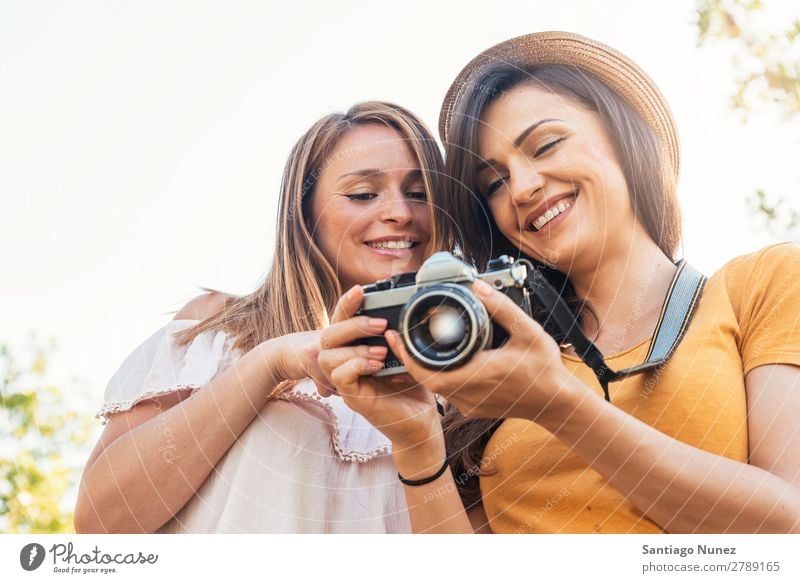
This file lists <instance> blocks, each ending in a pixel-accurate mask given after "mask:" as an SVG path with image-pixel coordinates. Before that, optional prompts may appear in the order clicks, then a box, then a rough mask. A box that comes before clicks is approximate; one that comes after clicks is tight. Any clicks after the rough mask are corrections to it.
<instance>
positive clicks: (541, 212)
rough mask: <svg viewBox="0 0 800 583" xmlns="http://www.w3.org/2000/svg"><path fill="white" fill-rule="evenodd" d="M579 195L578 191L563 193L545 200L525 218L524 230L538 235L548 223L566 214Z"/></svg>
mask: <svg viewBox="0 0 800 583" xmlns="http://www.w3.org/2000/svg"><path fill="white" fill-rule="evenodd" d="M579 194H580V189H575V190H573V191H570V192H565V193H562V194H559V195H556V196H553V197H551V198H549V199H547V200H545V201H544V202H543V203H542V204H541V205H539V206H538V207H536V209H534V210H533V212H531V213H528V215H527V216H526V217H525V222H524V223H523V224H524V225H525V230H526V231H530V232H533V233H538V232H539V230H540V229H543V228H544V227H546V226H547V225H548V224H549V223H550V221H552V220H554V219H555V218H556V217H558V216H559V215H561V214H565V213H566V212H568V211H569V210H570V209H571V208H572V207H573V206H574V204H575V200H576V199H577V198H578V195H579Z"/></svg>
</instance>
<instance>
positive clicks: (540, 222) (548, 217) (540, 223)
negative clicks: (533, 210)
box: [531, 198, 575, 231]
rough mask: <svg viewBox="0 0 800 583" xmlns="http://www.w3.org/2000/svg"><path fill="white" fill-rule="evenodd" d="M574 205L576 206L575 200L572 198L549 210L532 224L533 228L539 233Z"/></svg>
mask: <svg viewBox="0 0 800 583" xmlns="http://www.w3.org/2000/svg"><path fill="white" fill-rule="evenodd" d="M573 204H575V199H574V198H571V199H569V200H562V201H561V202H559V203H558V204H557V205H555V206H554V207H552V208H550V209H548V210H547V212H546V213H544V214H543V215H542V216H541V217H539V218H538V219H536V220H535V221H533V222H532V223H531V226H532V227H533V228H534V229H536V230H537V231H538V230H540V229H541V228H542V227H544V226H545V225H546V224H547V223H549V222H550V221H552V220H553V219H554V218H556V217H557V216H558V215H560V214H561V213H563V212H564V211H565V210H567V209H568V208H570V207H571V206H572V205H573Z"/></svg>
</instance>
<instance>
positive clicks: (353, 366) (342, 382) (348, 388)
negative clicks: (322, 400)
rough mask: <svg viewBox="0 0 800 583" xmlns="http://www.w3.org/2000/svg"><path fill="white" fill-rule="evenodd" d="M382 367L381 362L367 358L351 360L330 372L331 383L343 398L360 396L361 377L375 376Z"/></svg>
mask: <svg viewBox="0 0 800 583" xmlns="http://www.w3.org/2000/svg"><path fill="white" fill-rule="evenodd" d="M382 367H383V362H381V361H379V360H372V359H369V358H352V359H350V360H348V361H347V362H345V363H344V364H343V365H341V366H340V367H338V368H335V369H334V370H333V371H331V381H332V382H333V385H334V386H335V387H336V388H337V390H338V391H339V394H340V395H341V396H342V397H345V398H353V397H358V396H360V393H361V388H360V383H359V381H360V379H361V377H362V376H369V375H373V374H375V373H376V372H377V371H379V370H380V369H381V368H382Z"/></svg>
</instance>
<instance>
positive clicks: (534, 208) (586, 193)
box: [476, 83, 642, 272]
mask: <svg viewBox="0 0 800 583" xmlns="http://www.w3.org/2000/svg"><path fill="white" fill-rule="evenodd" d="M478 153H479V156H480V163H479V165H478V172H477V176H476V184H477V185H478V188H479V191H480V194H481V196H483V197H485V199H486V201H487V204H488V206H489V209H490V210H491V212H492V215H493V217H494V220H495V222H496V223H497V226H498V228H499V229H500V230H501V231H502V233H503V234H504V235H505V236H506V238H507V239H508V240H509V241H511V242H512V243H514V244H515V245H516V246H517V247H518V248H519V249H520V250H522V252H524V253H525V254H527V255H529V256H531V257H533V258H535V259H539V260H541V261H545V262H547V263H550V264H552V265H555V267H556V268H558V269H559V270H561V271H564V272H570V271H572V270H574V269H575V268H578V269H581V268H585V269H592V268H594V267H596V266H597V265H598V264H599V260H600V257H601V256H603V255H607V254H610V253H617V252H623V253H624V252H625V249H626V245H627V246H629V245H630V242H631V237H630V235H631V234H632V233H634V232H635V231H637V229H638V231H639V232H641V230H642V227H641V226H640V225H639V222H638V220H637V218H636V216H635V214H634V211H633V207H632V205H631V202H630V197H629V195H628V187H627V184H626V181H625V176H624V174H623V171H622V169H621V168H620V165H619V163H618V161H617V156H616V153H615V151H614V147H613V145H612V142H611V140H610V139H609V136H608V133H607V131H606V129H605V127H604V125H603V123H602V121H601V120H600V118H599V117H598V116H597V115H596V114H595V113H594V112H591V111H588V110H586V109H584V108H583V107H581V106H580V105H579V104H577V102H574V101H572V100H570V99H567V98H564V97H562V96H560V95H557V94H554V93H552V92H548V91H546V90H544V89H542V88H540V87H539V86H536V85H533V84H530V83H528V84H520V85H517V86H515V87H514V88H512V89H511V90H509V91H508V92H507V93H506V94H505V95H503V96H502V97H500V98H498V99H495V100H494V101H492V102H491V103H490V104H489V105H488V106H487V107H486V109H485V111H484V113H483V115H482V116H481V124H480V130H479V133H478Z"/></svg>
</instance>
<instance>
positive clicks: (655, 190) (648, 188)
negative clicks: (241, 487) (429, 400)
mask: <svg viewBox="0 0 800 583" xmlns="http://www.w3.org/2000/svg"><path fill="white" fill-rule="evenodd" d="M523 83H524V84H531V85H534V86H537V87H540V88H543V89H545V90H547V91H549V92H552V93H555V94H557V95H559V96H561V97H564V98H566V99H569V100H571V101H572V102H573V103H575V104H577V105H578V106H579V107H582V108H585V109H587V110H589V111H593V112H595V113H596V114H597V115H598V116H599V117H600V119H601V120H602V122H603V124H604V126H605V128H606V131H607V132H608V134H609V136H610V138H611V140H612V143H613V145H614V151H615V154H616V156H617V159H618V162H619V164H620V166H621V168H622V170H623V173H624V176H625V181H626V183H627V187H628V192H629V194H630V199H631V203H632V205H633V209H634V212H635V214H636V217H637V218H638V219H639V221H640V222H641V223H642V225H643V226H644V228H645V230H646V231H647V234H648V235H649V236H650V237H651V238H652V240H653V241H655V242H656V244H657V245H658V246H659V248H660V249H661V250H662V251H663V252H664V254H665V255H666V256H667V257H671V258H674V254H675V252H676V249H677V247H678V243H679V241H680V236H681V220H680V211H679V209H678V203H677V198H676V195H675V187H676V184H675V179H674V176H675V174H674V171H673V169H672V168H671V164H670V162H669V158H668V156H666V155H665V152H664V150H663V148H662V146H661V144H660V142H659V140H658V138H657V137H656V134H655V132H654V131H653V130H652V129H651V128H650V126H649V125H647V123H646V122H645V121H644V120H643V119H642V118H641V116H639V115H638V114H637V113H636V112H635V111H634V109H633V108H632V107H631V106H630V105H629V104H628V103H627V102H626V101H625V100H624V99H622V98H621V97H620V96H619V95H617V94H616V93H615V92H614V91H612V90H611V89H609V88H608V87H607V86H606V85H605V84H604V83H602V82H601V81H599V80H598V79H596V78H595V77H593V76H591V75H589V74H588V73H586V72H584V71H582V70H580V69H577V68H575V67H568V66H564V65H544V66H540V67H536V68H525V67H520V66H517V65H515V64H513V63H492V64H490V65H487V66H486V67H485V68H483V69H481V70H480V71H478V72H477V73H476V75H475V76H474V77H473V78H472V80H471V82H470V85H469V87H468V88H467V90H466V92H465V94H464V96H463V98H462V99H461V100H460V102H459V104H458V105H457V107H456V109H455V111H454V114H453V116H452V122H451V124H452V125H451V127H450V129H449V131H448V140H449V143H447V144H445V153H446V155H445V159H446V163H445V174H446V176H447V181H446V184H445V204H446V208H447V209H448V211H449V212H450V213H451V216H452V219H453V221H454V223H455V224H456V225H458V227H459V229H460V232H459V233H458V234H457V235H460V234H461V233H464V234H468V235H469V236H457V243H458V245H459V247H460V248H461V250H462V251H463V253H464V256H465V258H466V259H468V260H471V261H472V262H474V263H475V264H476V265H477V266H479V267H483V266H484V265H485V262H486V261H487V260H488V259H490V258H491V257H496V256H497V255H500V254H507V255H510V256H512V257H525V256H524V255H522V254H521V252H520V250H519V249H518V248H517V247H516V246H515V245H514V244H513V243H511V242H510V241H509V240H508V239H506V237H505V236H503V234H502V233H501V232H500V230H499V229H498V228H497V225H496V224H495V222H494V219H493V217H492V213H491V212H490V210H489V208H488V206H487V205H486V203H485V200H484V197H482V196H480V194H479V190H478V186H477V184H476V181H475V179H476V172H475V169H476V166H477V164H478V163H479V162H480V160H479V158H478V131H479V128H480V118H481V115H482V114H483V112H484V110H485V108H486V106H487V105H488V104H489V103H491V102H492V101H493V100H494V99H497V98H499V97H500V96H502V95H503V94H504V93H505V92H508V91H509V90H510V89H512V88H513V87H515V86H517V85H520V84H523ZM481 234H485V235H484V236H483V237H481ZM525 258H526V259H528V260H530V261H532V262H533V263H534V264H537V265H539V266H541V267H543V271H544V273H545V275H546V277H548V279H549V280H550V282H551V283H552V284H553V285H554V286H555V287H556V288H557V289H559V290H560V291H561V294H562V296H563V297H564V298H565V299H566V300H567V303H568V304H569V305H570V306H572V307H573V310H574V312H575V315H576V317H578V318H581V317H582V316H584V315H585V314H587V313H591V312H590V310H589V309H588V306H586V305H585V303H584V302H583V301H582V300H581V298H578V297H577V295H576V293H575V289H574V287H573V286H572V284H571V283H570V281H569V277H568V276H567V275H566V274H564V273H561V272H559V271H557V270H556V269H555V268H553V267H552V266H547V265H542V263H541V262H538V261H535V260H534V259H533V258H531V257H525ZM444 426H445V439H446V441H447V449H448V457H449V458H450V463H451V466H452V468H453V475H454V476H456V484H457V486H458V487H459V493H460V494H461V496H462V499H463V500H464V502H465V504H466V505H467V506H469V505H472V504H474V503H476V502H477V501H479V500H480V484H479V475H480V472H481V470H482V469H483V470H484V471H485V468H481V460H482V459H483V457H484V455H483V454H484V449H485V447H486V444H487V443H488V442H489V439H490V437H491V435H492V433H493V432H494V430H495V429H496V428H497V427H498V426H499V422H498V421H496V420H488V419H467V418H465V417H463V416H462V415H461V414H460V413H459V412H458V411H457V410H456V409H455V408H454V407H451V408H450V409H449V410H448V413H447V415H446V417H445V419H444Z"/></svg>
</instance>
